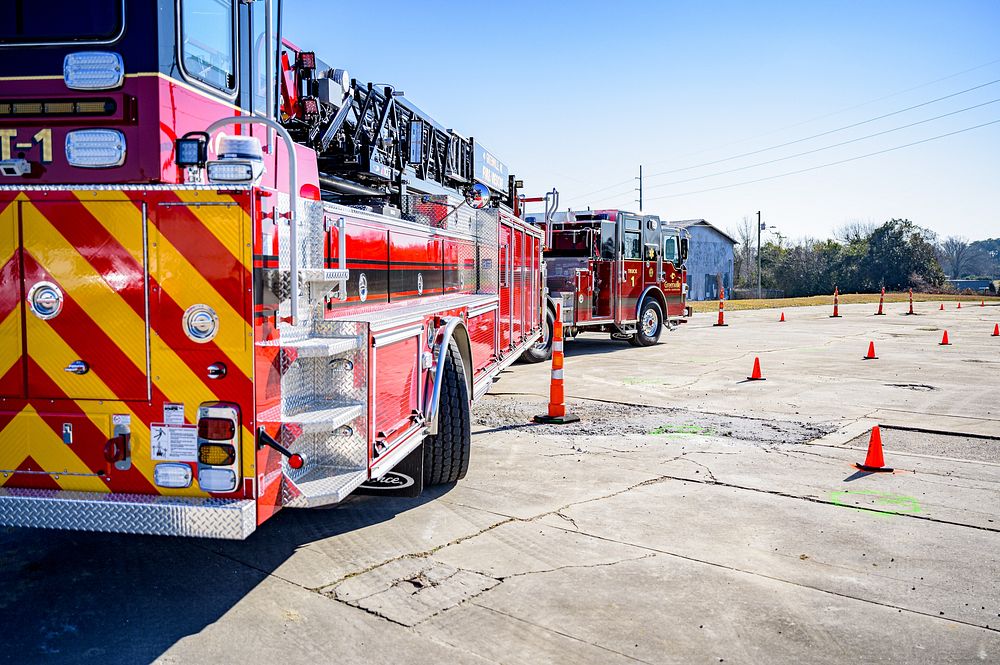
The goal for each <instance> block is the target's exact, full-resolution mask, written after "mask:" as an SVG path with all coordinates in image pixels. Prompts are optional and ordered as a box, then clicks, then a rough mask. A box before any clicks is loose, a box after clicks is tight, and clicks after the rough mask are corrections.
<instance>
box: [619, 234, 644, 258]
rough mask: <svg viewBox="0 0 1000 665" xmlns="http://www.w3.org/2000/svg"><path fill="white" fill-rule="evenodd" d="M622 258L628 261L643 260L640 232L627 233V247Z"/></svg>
mask: <svg viewBox="0 0 1000 665" xmlns="http://www.w3.org/2000/svg"><path fill="white" fill-rule="evenodd" d="M622 257H623V258H624V259H625V260H626V261H628V260H635V261H640V260H642V234H641V233H639V232H638V231H626V232H625V247H624V248H623V250H622Z"/></svg>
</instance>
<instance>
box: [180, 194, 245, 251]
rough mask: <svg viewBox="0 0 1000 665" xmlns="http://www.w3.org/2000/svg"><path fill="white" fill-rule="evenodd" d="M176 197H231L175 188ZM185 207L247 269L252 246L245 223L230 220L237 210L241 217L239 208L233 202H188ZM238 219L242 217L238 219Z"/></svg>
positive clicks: (228, 199)
mask: <svg viewBox="0 0 1000 665" xmlns="http://www.w3.org/2000/svg"><path fill="white" fill-rule="evenodd" d="M176 194H177V198H179V199H180V200H181V201H184V202H186V203H229V204H232V203H234V202H233V198H232V197H231V196H227V195H225V194H217V193H216V192H213V191H207V192H206V191H204V190H190V189H179V190H177V192H176ZM188 210H189V211H190V212H191V213H192V214H193V215H194V216H195V217H197V218H198V220H199V221H200V222H201V224H202V226H204V227H205V228H206V229H207V230H208V231H209V232H210V233H211V234H212V235H214V236H215V237H216V239H218V241H219V242H220V243H221V244H222V246H223V247H225V248H226V249H227V250H228V251H229V253H230V254H232V256H233V258H235V259H236V260H237V261H239V262H240V263H241V264H243V267H245V268H246V269H247V270H250V269H251V267H252V265H253V248H252V247H249V246H248V243H249V242H250V238H248V237H246V231H248V230H249V224H244V223H241V224H233V222H232V216H233V215H234V213H236V212H238V214H239V217H240V218H243V217H245V213H244V212H243V209H242V208H240V207H239V206H237V205H232V206H222V205H210V206H190V207H188ZM240 221H241V222H243V221H244V220H243V219H241V220H240Z"/></svg>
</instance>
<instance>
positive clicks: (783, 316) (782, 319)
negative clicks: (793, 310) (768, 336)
mask: <svg viewBox="0 0 1000 665" xmlns="http://www.w3.org/2000/svg"><path fill="white" fill-rule="evenodd" d="M784 322H785V313H784V312H782V313H781V318H780V319H778V323H784Z"/></svg>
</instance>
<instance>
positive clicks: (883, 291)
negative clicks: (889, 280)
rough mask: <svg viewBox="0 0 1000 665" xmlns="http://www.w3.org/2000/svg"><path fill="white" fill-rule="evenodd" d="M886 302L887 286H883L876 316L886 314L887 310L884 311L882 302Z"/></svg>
mask: <svg viewBox="0 0 1000 665" xmlns="http://www.w3.org/2000/svg"><path fill="white" fill-rule="evenodd" d="M883 302H885V287H884V286H883V287H882V292H881V293H880V294H879V295H878V311H877V312H875V316H885V312H883V311H882V303H883Z"/></svg>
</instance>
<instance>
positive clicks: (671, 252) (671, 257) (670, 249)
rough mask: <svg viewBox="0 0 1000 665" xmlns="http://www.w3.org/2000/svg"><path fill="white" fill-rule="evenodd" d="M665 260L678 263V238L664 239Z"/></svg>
mask: <svg viewBox="0 0 1000 665" xmlns="http://www.w3.org/2000/svg"><path fill="white" fill-rule="evenodd" d="M663 260H664V261H670V262H671V263H674V264H676V263H677V238H674V237H669V236H668V237H666V238H664V239H663Z"/></svg>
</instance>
